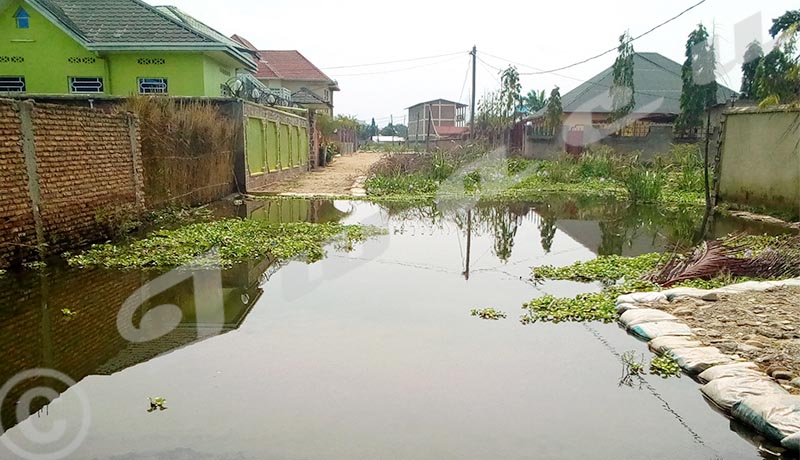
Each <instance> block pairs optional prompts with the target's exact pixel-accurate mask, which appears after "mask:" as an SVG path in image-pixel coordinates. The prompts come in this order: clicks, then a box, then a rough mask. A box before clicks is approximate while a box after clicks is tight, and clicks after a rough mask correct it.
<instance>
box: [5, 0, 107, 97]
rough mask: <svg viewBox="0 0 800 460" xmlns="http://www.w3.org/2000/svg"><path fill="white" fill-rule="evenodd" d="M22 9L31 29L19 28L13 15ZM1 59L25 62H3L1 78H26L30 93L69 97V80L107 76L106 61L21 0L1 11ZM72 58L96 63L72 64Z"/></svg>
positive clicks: (13, 2)
mask: <svg viewBox="0 0 800 460" xmlns="http://www.w3.org/2000/svg"><path fill="white" fill-rule="evenodd" d="M19 7H23V8H25V11H27V12H28V14H29V15H30V27H29V28H28V29H17V24H16V21H15V19H14V14H15V13H16V12H17V9H18V8H19ZM0 56H9V57H11V56H19V57H22V58H23V59H24V62H22V63H14V62H11V63H7V62H3V63H0V75H3V76H24V77H25V83H26V86H27V92H28V93H47V94H67V93H68V92H69V80H68V77H104V78H105V77H106V69H105V67H106V66H105V61H104V60H103V59H100V58H99V57H98V56H96V55H95V54H94V53H92V52H91V51H88V50H87V49H86V48H84V47H83V46H81V45H80V44H79V43H78V42H76V41H74V40H73V39H72V38H71V37H70V36H69V35H67V34H66V33H64V32H62V31H61V29H59V28H58V27H56V26H55V25H54V24H53V23H51V22H50V21H48V20H47V19H46V18H45V17H44V16H42V15H40V14H39V13H38V12H37V11H36V10H35V9H33V7H31V6H29V5H27V4H24V3H23V2H20V1H12V2H11V4H10V5H9V6H8V7H6V8H5V9H4V10H3V11H2V12H0ZM69 58H79V59H81V58H85V59H87V60H92V59H94V63H75V64H73V63H70V62H68V59H69ZM106 90H107V88H106Z"/></svg>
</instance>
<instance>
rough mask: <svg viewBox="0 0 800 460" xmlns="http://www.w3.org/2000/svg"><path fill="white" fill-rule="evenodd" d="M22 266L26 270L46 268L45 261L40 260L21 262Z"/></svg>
mask: <svg viewBox="0 0 800 460" xmlns="http://www.w3.org/2000/svg"><path fill="white" fill-rule="evenodd" d="M22 266H23V267H25V268H27V269H28V270H44V269H45V268H47V262H44V261H42V260H36V261H33V262H27V263H24V264H22Z"/></svg>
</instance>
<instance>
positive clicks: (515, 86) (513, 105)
mask: <svg viewBox="0 0 800 460" xmlns="http://www.w3.org/2000/svg"><path fill="white" fill-rule="evenodd" d="M500 83H501V85H502V86H501V89H500V99H501V100H502V101H503V108H504V112H503V118H505V121H506V123H507V124H510V123H512V122H514V121H515V119H516V117H517V107H519V102H520V100H521V99H522V96H521V93H522V85H521V84H520V82H519V72H517V68H516V67H514V66H508V68H507V69H506V70H504V71H503V73H502V74H501V75H500Z"/></svg>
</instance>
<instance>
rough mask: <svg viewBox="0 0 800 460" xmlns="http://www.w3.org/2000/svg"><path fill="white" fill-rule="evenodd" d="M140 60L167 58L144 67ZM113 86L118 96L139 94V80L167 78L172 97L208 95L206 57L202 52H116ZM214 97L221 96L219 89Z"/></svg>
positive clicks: (113, 67)
mask: <svg viewBox="0 0 800 460" xmlns="http://www.w3.org/2000/svg"><path fill="white" fill-rule="evenodd" d="M139 59H150V60H153V59H163V60H164V64H140V63H139ZM110 62H111V66H110V67H111V72H110V73H111V87H112V90H113V93H114V94H117V95H121V96H128V95H130V94H138V93H139V87H138V79H139V78H166V79H167V85H168V89H167V90H168V92H169V95H170V96H205V95H206V94H205V84H204V81H203V80H204V78H203V74H204V72H205V66H204V56H203V55H202V54H200V53H178V52H166V51H165V52H133V53H114V54H113V55H111V57H110ZM213 95H214V96H219V89H217V93H216V94H213Z"/></svg>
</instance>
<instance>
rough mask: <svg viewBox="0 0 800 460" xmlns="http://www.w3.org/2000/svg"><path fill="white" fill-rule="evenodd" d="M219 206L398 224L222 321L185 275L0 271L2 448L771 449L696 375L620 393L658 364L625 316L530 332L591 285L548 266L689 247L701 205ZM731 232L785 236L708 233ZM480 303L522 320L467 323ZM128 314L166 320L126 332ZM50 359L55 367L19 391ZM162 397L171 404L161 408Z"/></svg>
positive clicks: (217, 452) (226, 281) (550, 453)
mask: <svg viewBox="0 0 800 460" xmlns="http://www.w3.org/2000/svg"><path fill="white" fill-rule="evenodd" d="M222 212H223V213H227V214H228V215H239V216H242V217H247V216H249V218H253V219H266V220H270V221H284V222H287V221H302V220H314V221H339V222H343V223H364V224H369V225H375V226H378V227H381V228H384V229H385V230H386V231H387V234H386V235H383V236H379V237H376V238H373V239H371V240H369V241H367V242H365V243H363V244H359V245H356V247H355V248H353V250H352V251H350V252H345V251H341V250H337V249H336V248H334V247H331V248H329V250H328V257H327V258H325V259H323V260H322V261H320V262H317V263H315V264H312V265H308V264H306V263H304V262H301V261H292V262H288V263H282V264H277V263H275V262H274V261H271V260H260V261H252V262H249V263H245V264H241V265H239V266H237V267H234V268H232V269H230V270H226V271H224V272H223V273H222V274H221V277H220V278H219V280H220V281H221V293H222V301H223V302H224V309H223V310H222V311H221V312H218V313H219V314H218V315H216V316H214V315H213V314H212V315H211V316H209V315H208V311H200V310H202V309H200V308H196V307H198V306H199V305H200V304H203V303H205V301H206V300H208V299H209V298H210V297H213V296H214V295H219V289H217V292H216V294H215V293H214V292H212V291H209V285H204V284H203V283H202V282H201V283H195V282H194V279H189V278H187V279H183V280H180V279H178V280H172V281H171V283H172V284H174V285H173V286H168V288H167V289H166V290H164V291H163V292H156V291H158V290H157V289H154V288H152V289H149V290H147V289H146V290H144V291H139V292H138V293H137V289H139V288H140V287H142V286H145V285H147V283H148V281H152V280H154V279H156V278H157V277H158V275H159V274H156V273H149V272H114V271H108V270H69V269H64V268H59V267H52V268H49V269H48V271H47V272H46V273H44V274H41V275H40V274H37V273H35V272H28V273H23V274H11V275H9V276H7V277H6V278H5V279H3V280H0V301H2V303H0V384H2V383H5V382H7V383H6V384H5V385H4V386H3V387H2V388H0V396H2V424H3V429H4V431H5V432H4V434H2V436H0V441H2V442H0V458H2V459H17V458H37V459H38V458H53V459H81V460H84V459H103V460H105V459H109V460H112V459H113V460H162V459H163V460H167V459H169V460H184V459H185V460H189V459H192V460H206V459H208V460H210V459H222V460H256V459H259V460H260V459H281V460H282V459H287V460H288V459H373V458H375V459H377V458H380V459H450V458H452V459H490V458H491V459H564V458H585V459H623V458H624V459H675V458H681V459H755V458H774V457H772V456H770V454H769V453H767V452H766V451H765V448H768V446H762V440H761V439H759V438H758V437H757V436H755V435H754V434H752V433H750V432H748V431H747V430H745V429H743V428H741V427H738V426H736V425H735V424H734V423H732V422H731V421H729V420H727V419H726V418H725V417H724V416H723V415H721V414H719V413H717V412H715V411H714V410H712V409H711V408H710V407H709V406H708V405H707V404H706V403H705V402H704V400H703V398H702V397H701V394H700V392H699V385H698V384H697V383H696V382H694V381H692V380H691V379H689V378H686V377H684V378H682V379H670V380H662V379H660V378H658V377H653V376H646V377H645V378H644V381H643V382H641V385H639V384H637V385H634V387H628V386H620V384H619V381H620V377H621V374H622V365H621V363H620V359H619V355H620V354H622V353H624V352H626V351H635V352H637V353H640V354H642V355H644V356H645V357H646V358H647V359H649V356H650V354H649V353H648V352H647V349H646V345H645V344H643V343H640V342H638V341H636V340H635V339H634V338H632V337H630V336H628V335H627V334H626V333H625V332H624V331H623V330H621V329H620V328H619V327H618V326H616V325H604V324H597V323H592V324H559V325H552V324H534V325H530V326H523V325H522V324H520V322H519V321H518V318H519V316H521V314H522V310H521V306H522V304H523V303H524V302H526V301H528V300H530V299H533V298H536V297H539V296H542V295H544V294H553V295H556V296H573V295H576V294H577V293H580V292H588V291H591V290H594V289H597V286H595V285H585V284H579V283H573V282H547V283H544V284H539V285H536V284H533V283H532V282H530V281H529V280H528V278H529V275H530V268H531V267H532V266H534V265H542V264H556V265H565V264H570V263H572V262H575V261H580V260H588V259H591V258H593V257H595V256H596V255H597V254H625V255H635V254H639V253H643V252H649V251H653V250H658V251H662V250H669V249H671V248H674V247H675V246H676V245H679V244H680V243H684V244H685V243H687V242H689V241H688V240H691V239H692V238H693V235H694V233H695V232H696V227H697V224H698V222H697V219H698V216H696V215H695V214H694V213H671V214H666V215H665V214H662V213H659V212H658V211H656V210H653V209H627V208H625V207H624V206H621V205H613V204H608V203H605V204H597V203H591V202H580V201H574V200H569V199H560V200H550V201H549V202H547V203H514V204H504V205H496V206H493V205H483V204H482V205H479V206H478V207H477V208H475V209H473V210H471V211H469V212H467V211H465V210H463V209H457V208H455V209H449V210H447V209H445V210H439V209H437V208H435V207H430V206H429V207H421V208H419V207H413V206H400V205H391V206H390V205H374V204H367V203H357V202H330V201H304V200H276V201H271V202H258V203H251V202H248V203H246V204H245V205H244V206H240V207H238V208H237V209H236V210H231V209H224V210H223V211H222ZM733 231H751V232H758V233H761V232H764V231H773V229H767V228H752V227H748V226H746V225H743V224H742V223H741V222H736V221H726V220H718V221H716V222H714V225H713V232H716V233H718V234H724V233H728V232H733ZM201 275H202V276H200V277H201V278H202V279H204V280H205V282H208V280H210V279H213V274H212V275H211V276H210V277H209V276H206V275H209V273H202V274H201ZM132 296H133V298H134V300H136V299H138V300H137V301H136V302H134V304H133V307H134V309H133V310H131V311H130V312H128V313H129V314H128V315H127V316H126V315H125V314H121V313H120V312H121V308H122V305H123V304H124V303H125V302H126V299H129V298H130V297H132ZM164 304H173V305H175V306H177V307H178V308H179V309H180V311H181V312H182V316H181V317H178V318H175V317H174V315H171V314H170V313H169V312H168V311H167V312H166V313H165V312H164V310H163V309H162V308H156V307H158V306H159V305H164ZM484 307H493V308H496V309H500V310H503V311H505V312H507V313H508V319H506V320H504V321H497V322H492V321H482V320H479V319H476V318H473V317H470V314H469V312H470V310H471V309H473V308H484ZM65 308H66V309H69V310H70V311H71V312H73V313H75V315H74V316H73V317H69V316H66V315H64V314H63V313H62V312H61V310H62V309H65ZM123 310H124V309H123ZM159 312H160V313H159ZM147 313H152V314H149V315H148V314H147ZM120 318H122V320H120ZM143 318H144V319H143ZM119 321H122V323H125V321H129V322H130V323H131V324H136V323H138V322H142V323H144V322H145V321H148V322H149V323H148V324H150V325H151V326H152V325H155V326H156V328H158V327H159V326H164V327H162V329H164V330H163V331H161V332H162V333H161V334H160V336H158V337H145V338H144V339H143V338H141V337H139V338H138V339H135V340H133V341H131V339H130V337H127V338H126V337H123V335H125V334H123V333H121V332H120V331H121V329H120V328H122V329H124V328H125V327H126V325H125V324H122V326H120V324H118V322H119ZM137 340H138V341H137ZM44 368H46V369H54V370H56V371H58V372H59V373H60V374H59V375H57V376H55V377H54V376H53V375H50V376H48V377H41V378H38V379H21V378H16V379H15V376H17V377H19V376H20V373H21V372H25V371H30V370H34V369H44ZM36 372H38V374H36V373H29V374H30V375H40V376H41V375H42V371H36ZM65 376H66V377H69V379H71V380H72V381H67V382H64V381H63V380H64V377H65ZM22 377H26V375H22ZM56 378H60V379H61V380H62V381H60V382H59V381H58V380H57V379H56ZM75 382H77V383H75ZM42 388H47V389H49V391H48V392H43V391H42ZM29 390H30V391H29ZM31 391H32V392H31ZM148 397H152V398H165V399H166V403H165V406H166V409H165V410H154V411H148V409H149V408H150V404H149V402H148ZM48 402H49V404H48ZM28 407H30V408H32V409H33V415H30V416H28V411H27V410H25V409H27V408H28ZM37 411H38V412H37Z"/></svg>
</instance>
